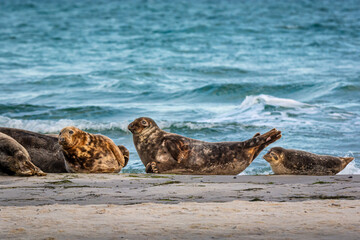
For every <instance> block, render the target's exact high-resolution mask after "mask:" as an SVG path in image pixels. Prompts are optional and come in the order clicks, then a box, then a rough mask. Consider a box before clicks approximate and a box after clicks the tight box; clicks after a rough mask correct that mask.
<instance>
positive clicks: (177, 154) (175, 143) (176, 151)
mask: <svg viewBox="0 0 360 240" xmlns="http://www.w3.org/2000/svg"><path fill="white" fill-rule="evenodd" d="M165 147H166V148H167V150H168V152H169V153H170V155H171V156H172V157H173V158H174V159H175V161H177V162H178V163H180V162H181V161H183V160H186V159H187V158H188V157H189V152H190V148H189V145H187V144H186V143H184V142H183V141H181V140H179V139H176V138H167V139H165Z"/></svg>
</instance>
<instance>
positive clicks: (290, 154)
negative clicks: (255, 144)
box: [264, 147, 354, 175]
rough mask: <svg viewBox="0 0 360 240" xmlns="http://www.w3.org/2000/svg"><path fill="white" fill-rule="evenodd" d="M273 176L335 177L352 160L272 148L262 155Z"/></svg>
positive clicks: (351, 158)
mask: <svg viewBox="0 0 360 240" xmlns="http://www.w3.org/2000/svg"><path fill="white" fill-rule="evenodd" d="M264 159H265V160H266V161H268V162H269V163H270V165H271V168H272V170H273V172H274V173H275V174H287V175H335V174H337V173H338V172H340V171H341V170H343V169H344V168H345V167H346V166H347V165H348V164H349V163H350V162H351V161H352V160H353V159H354V158H353V157H334V156H328V155H317V154H314V153H310V152H305V151H301V150H295V149H284V148H281V147H274V148H272V149H270V150H269V152H268V153H266V154H265V155H264Z"/></svg>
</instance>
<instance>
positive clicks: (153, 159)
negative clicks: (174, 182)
mask: <svg viewBox="0 0 360 240" xmlns="http://www.w3.org/2000/svg"><path fill="white" fill-rule="evenodd" d="M128 128H129V130H130V131H131V132H132V133H133V140H134V144H135V148H136V150H137V152H138V154H139V156H140V159H141V161H142V162H143V164H144V165H145V170H146V172H147V173H176V174H213V175H215V174H221V175H225V174H228V175H230V174H239V173H240V172H242V171H243V170H244V169H245V168H246V167H247V166H249V165H250V163H251V162H252V161H253V160H254V159H255V158H256V156H257V155H258V154H259V153H260V152H261V151H262V150H263V149H264V148H265V147H266V146H268V145H269V144H270V143H273V142H275V141H276V140H278V139H280V137H281V132H280V131H277V130H276V129H273V130H271V131H269V132H267V133H265V134H263V135H260V134H256V135H255V136H254V137H253V138H252V139H250V140H247V141H244V142H217V143H211V142H204V141H199V140H195V139H191V138H187V137H184V136H181V135H177V134H174V133H169V132H165V131H163V130H161V129H160V128H159V127H158V126H157V125H156V123H155V122H154V120H152V119H150V118H145V117H142V118H138V119H136V120H135V121H134V122H132V123H130V124H129V126H128Z"/></svg>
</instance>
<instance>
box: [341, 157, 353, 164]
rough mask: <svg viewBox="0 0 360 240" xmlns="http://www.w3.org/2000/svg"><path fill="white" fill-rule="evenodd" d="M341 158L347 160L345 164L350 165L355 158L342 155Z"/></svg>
mask: <svg viewBox="0 0 360 240" xmlns="http://www.w3.org/2000/svg"><path fill="white" fill-rule="evenodd" d="M340 159H341V160H343V161H344V162H345V166H346V165H348V164H349V163H350V162H351V161H352V160H354V158H353V157H341V158H340Z"/></svg>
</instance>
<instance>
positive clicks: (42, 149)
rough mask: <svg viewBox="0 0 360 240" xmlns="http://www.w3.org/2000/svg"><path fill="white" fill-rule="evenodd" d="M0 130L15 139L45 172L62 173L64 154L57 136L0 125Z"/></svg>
mask: <svg viewBox="0 0 360 240" xmlns="http://www.w3.org/2000/svg"><path fill="white" fill-rule="evenodd" d="M0 132H2V133H4V134H6V135H8V136H10V137H11V138H13V139H15V140H16V141H17V142H18V143H19V144H21V145H22V146H23V147H24V148H25V149H26V150H27V152H28V153H29V155H30V158H31V161H32V163H33V164H35V165H36V166H37V167H39V168H40V169H41V170H42V171H44V172H47V173H64V172H67V171H66V169H65V161H64V156H63V154H62V152H61V147H60V145H59V144H58V138H57V137H54V136H48V135H45V134H40V133H35V132H31V131H26V130H22V129H16V128H4V127H0Z"/></svg>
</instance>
